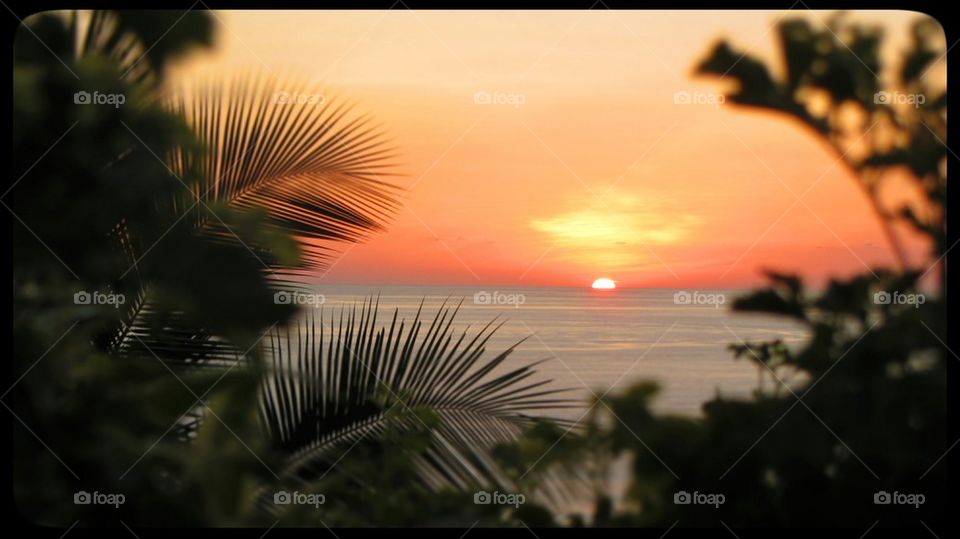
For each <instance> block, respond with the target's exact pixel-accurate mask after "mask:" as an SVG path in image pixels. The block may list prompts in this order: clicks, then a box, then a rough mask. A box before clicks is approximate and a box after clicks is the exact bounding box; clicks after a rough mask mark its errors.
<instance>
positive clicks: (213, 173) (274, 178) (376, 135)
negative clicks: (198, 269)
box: [172, 75, 399, 276]
mask: <svg viewBox="0 0 960 539" xmlns="http://www.w3.org/2000/svg"><path fill="white" fill-rule="evenodd" d="M172 102H173V104H172V106H173V107H174V110H175V111H176V112H178V113H180V114H181V115H182V116H183V117H184V118H185V119H186V121H187V123H188V125H190V126H191V127H192V128H193V129H194V131H195V132H196V134H197V136H198V137H199V139H200V141H201V142H202V144H203V146H204V150H203V151H202V152H196V151H191V150H190V149H184V150H183V151H182V152H179V153H178V154H177V155H175V156H173V159H172V168H173V169H174V170H175V171H184V170H198V171H200V176H201V177H202V178H203V181H201V182H199V183H198V184H197V185H196V187H195V191H196V192H195V193H194V195H195V196H196V197H198V198H200V200H202V201H203V202H204V203H207V204H210V203H214V202H218V203H225V204H228V205H229V206H230V207H232V208H236V209H251V208H262V209H264V210H266V212H267V214H268V215H269V224H270V226H274V227H277V228H279V229H281V230H283V231H285V232H287V233H290V234H292V235H293V236H294V237H295V238H296V239H297V240H298V243H299V246H300V250H301V258H302V264H301V266H300V267H298V268H291V267H282V266H281V267H278V268H275V269H276V270H277V271H278V273H281V274H282V275H285V276H295V275H301V276H302V275H309V274H310V273H311V272H315V271H316V270H317V269H318V268H323V267H324V266H325V265H326V264H328V263H329V261H330V260H331V258H332V257H333V256H335V254H336V252H337V244H338V243H344V242H346V243H353V242H358V241H362V240H363V239H365V238H366V237H368V235H369V234H370V233H373V232H377V231H381V230H383V229H384V227H385V225H386V224H387V222H388V221H389V219H390V218H391V217H392V215H393V213H394V212H395V210H396V208H397V206H398V198H397V197H398V194H399V190H398V189H397V187H396V186H394V185H393V184H391V183H390V182H389V181H388V180H389V179H390V178H391V177H392V176H395V174H393V173H392V171H391V170H392V163H391V160H392V159H393V158H394V157H395V154H394V150H393V148H392V147H391V146H390V145H389V142H388V140H387V139H386V138H385V136H384V134H383V132H382V130H381V129H380V128H379V127H378V126H377V125H375V124H374V123H373V120H372V118H371V117H370V116H369V115H364V114H356V113H355V112H354V107H353V105H351V104H350V103H349V102H347V101H345V100H341V99H338V98H337V97H335V96H333V95H330V94H329V93H325V92H324V91H323V90H321V89H319V88H316V87H313V86H311V85H309V84H305V83H302V82H297V81H284V80H279V79H277V78H276V77H272V76H269V75H240V76H233V77H228V78H226V80H225V81H224V82H221V83H216V84H211V83H207V82H204V81H200V82H197V83H195V84H194V85H193V86H192V87H191V88H189V89H188V90H186V91H184V92H183V93H182V94H180V95H179V96H177V97H175V98H173V100H172ZM200 224H201V225H202V226H203V227H204V228H205V230H207V231H208V232H209V233H211V234H214V235H218V236H220V237H222V238H225V239H229V238H230V237H232V233H231V232H230V231H229V230H226V229H225V228H224V226H223V223H220V222H216V221H214V222H209V220H207V221H206V222H203V223H200ZM252 248H253V249H255V250H259V249H260V247H259V246H252ZM258 254H259V253H258ZM264 259H265V260H267V261H268V263H271V264H272V262H270V257H269V253H264Z"/></svg>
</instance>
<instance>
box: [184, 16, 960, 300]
mask: <svg viewBox="0 0 960 539" xmlns="http://www.w3.org/2000/svg"><path fill="white" fill-rule="evenodd" d="M798 15H799V13H798ZM780 16H781V14H780V13H774V12H703V11H699V12H623V11H618V12H611V11H589V12H586V11H566V12H523V11H512V12H464V11H461V12H442V11H433V12H423V11H417V12H409V11H390V12H377V11H327V12H322V11H317V12H218V14H217V17H218V20H219V26H220V30H219V40H218V45H219V47H218V49H217V51H216V52H215V53H213V54H207V55H206V56H204V57H203V58H201V59H198V60H196V61H194V62H192V63H191V64H190V65H188V66H184V69H182V70H181V72H180V73H179V74H178V76H184V77H189V76H190V75H191V74H192V73H196V72H198V71H201V70H209V69H211V68H216V69H221V68H227V69H230V68H235V67H241V66H242V67H244V68H248V69H249V68H256V69H264V70H269V71H273V72H276V73H284V72H293V73H297V74H302V75H304V76H306V77H307V78H310V79H312V80H314V81H316V82H317V83H318V84H320V85H322V86H323V87H326V88H329V89H330V90H331V92H334V93H337V94H340V95H347V96H350V97H351V98H353V99H355V100H356V101H357V102H358V104H359V106H360V108H362V109H365V110H368V111H370V112H371V113H373V114H374V115H375V116H376V117H377V118H378V119H379V120H380V121H381V122H382V123H383V124H384V126H385V127H386V128H387V129H388V131H389V133H390V134H391V136H392V137H393V139H394V140H395V141H396V144H397V146H398V147H399V149H400V153H401V156H402V157H401V159H400V163H399V166H398V170H399V171H400V172H402V173H403V174H404V176H403V177H402V178H401V179H400V180H399V183H400V184H401V185H403V186H404V187H406V188H407V189H408V191H407V194H406V197H405V206H404V208H403V209H402V210H401V211H400V213H399V214H398V215H397V217H396V220H395V221H394V223H393V224H392V225H391V227H390V229H389V231H388V232H386V233H384V234H382V235H379V236H376V237H374V238H372V239H371V240H370V241H369V242H367V243H365V244H362V245H357V246H355V247H347V248H346V252H345V253H344V255H343V256H342V257H341V258H340V259H339V260H338V261H337V263H336V264H335V265H334V266H333V268H332V269H331V270H330V271H329V272H328V273H327V274H326V275H324V276H323V282H328V283H380V284H392V283H413V284H434V283H448V284H454V283H459V284H477V283H483V284H501V285H571V286H585V285H588V284H589V283H590V282H591V281H593V279H594V278H596V277H600V276H607V277H611V278H613V279H615V280H616V281H618V284H619V285H620V286H661V287H684V286H718V287H723V286H752V285H755V284H758V283H760V282H762V277H761V275H760V273H759V271H758V270H759V269H760V268H765V267H772V268H777V269H779V270H784V271H799V272H802V273H804V274H806V275H809V276H812V277H814V278H816V279H820V280H822V278H824V277H825V276H830V275H849V274H853V273H858V272H862V271H864V264H870V265H880V264H888V265H889V264H892V257H891V256H890V254H889V251H888V249H887V247H886V244H885V243H884V241H883V238H882V236H881V234H880V231H879V228H878V226H877V224H876V222H875V221H874V220H873V218H872V217H871V214H870V211H869V208H868V206H867V203H866V201H865V200H864V199H863V197H862V196H861V194H860V193H859V191H858V190H857V188H856V186H855V184H854V183H853V180H852V179H851V178H850V177H849V176H847V175H846V173H845V172H844V170H843V169H842V167H841V166H839V165H838V164H837V163H836V162H835V157H834V156H833V155H832V154H831V153H830V152H829V151H828V149H827V148H825V147H824V146H823V145H822V144H821V143H820V142H819V141H817V140H815V139H813V138H811V137H810V136H809V134H808V133H806V132H804V131H802V130H801V129H800V128H799V127H798V126H797V125H795V124H793V123H791V122H790V121H787V120H785V119H783V118H780V117H775V116H772V115H769V114H764V113H758V112H753V111H747V110H744V109H737V108H735V107H731V106H714V105H712V104H709V103H704V104H677V103H675V95H676V93H677V92H683V91H686V92H690V95H693V96H706V95H708V94H710V93H715V92H717V91H718V90H719V89H720V88H721V86H720V85H718V84H716V83H715V82H714V81H712V80H710V79H695V78H694V77H692V76H691V71H692V67H693V65H694V64H695V62H696V61H697V60H698V59H700V58H702V56H703V54H704V53H705V52H706V51H707V50H708V47H709V46H710V45H711V44H712V43H713V42H714V40H715V39H717V38H719V37H729V38H731V39H732V40H733V41H734V43H735V44H736V45H738V46H740V47H742V48H749V49H750V50H751V53H752V54H756V55H760V56H763V57H767V58H769V57H770V56H772V54H773V53H774V49H773V38H774V36H773V34H772V33H771V25H772V24H773V23H774V22H775V21H776V20H777V18H778V17H780ZM805 16H807V17H811V18H812V19H813V20H816V19H817V18H821V19H823V18H825V16H826V14H825V13H814V14H811V13H809V12H807V13H806V15H805ZM918 16H919V15H917V14H914V13H907V12H875V13H868V14H857V15H856V17H857V18H859V19H863V20H868V21H876V22H883V23H884V24H886V25H887V26H888V28H889V30H890V38H891V40H890V44H889V46H888V53H894V52H896V49H897V48H899V47H902V46H903V43H904V41H903V39H904V37H905V29H906V28H907V25H908V24H909V23H910V22H911V21H912V20H914V19H915V18H916V17H918ZM943 67H944V66H943V65H942V63H941V65H940V66H938V68H943ZM477 92H486V94H483V93H481V94H480V96H479V98H480V99H481V100H483V98H484V97H485V96H486V95H488V94H489V95H490V96H491V99H492V100H498V101H501V103H491V104H477V103H476V102H475V98H476V97H477ZM798 197H801V200H800V201H798ZM924 253H925V249H924V247H923V246H922V245H919V244H917V243H916V242H914V243H913V244H912V245H911V258H912V261H913V262H914V263H916V264H918V265H919V264H921V263H922V260H923V258H924V256H925V254H924Z"/></svg>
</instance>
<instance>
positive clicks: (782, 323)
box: [315, 285, 808, 419]
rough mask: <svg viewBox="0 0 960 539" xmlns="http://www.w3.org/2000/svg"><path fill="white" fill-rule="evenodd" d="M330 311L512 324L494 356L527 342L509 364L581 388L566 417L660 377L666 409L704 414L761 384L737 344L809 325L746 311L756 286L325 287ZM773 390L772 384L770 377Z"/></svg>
mask: <svg viewBox="0 0 960 539" xmlns="http://www.w3.org/2000/svg"><path fill="white" fill-rule="evenodd" d="M315 289H316V293H317V294H321V295H322V305H321V307H322V308H323V309H324V310H325V311H326V313H327V314H330V313H338V312H339V311H340V309H341V308H346V309H348V310H349V309H350V308H352V307H353V306H358V307H359V306H360V305H361V304H362V302H363V301H364V300H365V299H366V298H368V297H370V296H374V297H376V296H378V295H379V302H380V314H379V316H378V325H388V324H389V323H390V317H391V316H392V315H393V311H394V309H399V313H400V317H401V318H406V319H408V320H410V319H412V318H413V317H414V315H415V314H416V311H417V308H418V307H419V305H420V303H421V301H422V302H423V304H424V313H423V315H422V318H425V319H426V321H427V323H429V321H430V320H432V318H433V315H434V314H435V313H436V311H437V309H439V308H440V307H441V305H443V304H444V302H446V303H447V305H454V306H455V305H456V304H457V303H459V302H460V301H461V300H462V301H463V304H462V306H461V308H460V311H459V313H458V314H457V318H456V320H455V322H454V324H453V326H452V327H453V328H454V329H455V330H456V331H458V332H459V331H462V330H463V329H464V328H466V327H467V326H470V327H471V331H472V332H475V331H478V330H479V329H480V328H482V327H483V326H484V325H485V324H486V323H487V322H489V321H490V320H491V319H493V318H494V317H497V316H499V317H500V319H501V320H504V321H505V324H503V326H502V327H501V328H500V329H499V330H498V331H497V333H496V334H494V336H493V338H491V340H490V342H489V344H488V346H487V354H488V356H492V355H494V354H496V353H497V352H498V351H500V350H503V349H505V348H508V347H510V346H512V345H514V344H516V343H517V342H518V341H520V340H523V339H526V340H524V342H523V343H522V344H521V345H520V346H519V347H518V348H517V349H516V350H515V351H514V353H513V354H512V355H511V356H510V359H508V360H507V362H506V363H507V364H508V365H511V366H513V365H517V366H519V365H524V364H528V363H532V362H534V361H539V360H542V359H549V361H546V362H544V363H541V364H540V365H539V366H538V367H537V371H538V374H539V376H540V379H550V380H552V383H551V386H552V387H557V388H575V391H572V392H571V396H573V397H575V398H576V399H578V400H579V401H581V402H583V403H584V406H583V408H580V409H577V408H574V409H569V410H562V411H558V412H557V413H554V414H551V415H554V416H556V417H564V418H567V419H577V418H579V417H580V416H581V415H582V414H583V411H585V410H586V406H587V405H588V402H589V399H590V398H592V397H593V396H600V395H603V394H605V393H607V392H610V393H609V394H610V395H616V394H617V393H618V392H619V391H622V390H623V389H625V388H626V387H628V386H630V385H632V384H635V383H637V382H638V381H640V380H655V381H657V382H658V383H659V384H660V386H661V393H660V394H659V396H658V398H657V399H656V400H655V401H654V409H655V410H657V411H660V412H668V413H680V414H689V415H697V414H700V411H701V406H702V405H703V403H704V402H706V401H708V400H710V399H711V398H713V397H715V396H716V395H718V394H721V395H724V396H729V397H747V396H749V395H750V393H751V392H752V391H753V390H755V389H756V388H757V386H758V383H759V380H758V374H759V373H758V366H757V365H756V364H755V363H754V362H753V361H751V360H750V359H749V358H746V357H743V358H741V359H738V360H735V359H734V357H733V354H732V352H730V351H729V350H728V349H727V347H728V345H730V344H731V343H740V342H741V340H742V341H757V340H772V339H777V338H779V339H782V340H783V341H784V342H785V343H787V344H788V345H792V346H797V345H799V344H800V343H802V342H803V341H804V340H806V339H807V337H808V335H807V333H806V331H805V329H804V328H803V327H802V326H800V325H799V324H796V323H794V322H790V321H788V320H786V319H784V318H780V317H772V316H767V315H756V314H746V313H736V312H733V311H732V309H731V306H732V303H733V301H734V300H735V298H737V297H739V296H742V295H745V294H746V293H748V291H747V290H706V289H698V290H694V289H684V290H673V289H617V290H608V291H600V290H592V289H589V288H561V287H522V288H505V287H499V288H498V287H480V286H476V287H468V286H376V285H319V286H316V287H315ZM767 378H768V379H767V381H766V384H767V386H766V387H767V388H768V389H769V388H770V387H771V386H770V385H769V384H770V383H771V382H770V380H769V376H767Z"/></svg>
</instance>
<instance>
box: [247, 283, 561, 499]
mask: <svg viewBox="0 0 960 539" xmlns="http://www.w3.org/2000/svg"><path fill="white" fill-rule="evenodd" d="M378 303H379V302H374V300H372V299H370V300H368V301H367V302H365V303H364V305H363V306H362V307H361V308H360V309H359V311H358V310H357V309H356V308H353V309H352V310H350V311H349V312H346V313H344V312H341V313H340V315H339V317H338V318H337V319H333V318H332V317H331V318H324V316H323V313H322V311H321V313H320V314H319V315H317V316H311V317H307V318H305V319H304V320H302V321H301V322H300V323H299V324H298V325H296V326H294V327H292V328H287V329H281V330H278V331H277V332H275V333H274V334H273V335H272V336H271V341H270V343H269V345H268V349H269V353H268V355H269V356H270V358H271V359H270V360H269V363H268V374H267V375H266V378H265V380H264V383H263V387H262V391H261V395H260V402H261V413H262V419H263V422H264V424H265V425H266V428H267V430H268V432H269V433H270V435H271V436H272V438H273V439H274V440H275V442H276V444H277V445H278V447H279V448H280V449H282V450H283V451H284V452H286V453H287V454H288V455H289V460H288V466H287V468H286V474H287V475H288V476H289V477H295V478H298V479H299V480H300V481H302V482H309V481H310V480H311V478H314V479H315V478H317V477H322V476H323V475H324V474H326V473H327V472H328V471H329V470H330V469H332V468H333V467H334V466H335V465H336V460H337V458H338V456H339V454H340V452H342V448H344V447H349V446H351V445H353V444H355V443H358V442H359V441H360V440H363V439H364V438H375V437H377V436H380V435H382V434H383V432H384V431H385V429H386V428H387V425H388V417H390V412H391V410H393V409H394V408H395V407H399V408H402V409H405V410H417V409H422V410H428V411H429V412H430V413H432V414H434V415H435V416H436V417H438V418H439V420H440V426H439V427H437V428H436V429H433V433H434V443H433V445H432V447H431V448H430V450H429V451H428V452H427V453H426V454H421V455H417V456H416V457H415V458H416V459H417V462H418V466H420V467H421V468H422V471H423V474H422V475H423V478H424V481H425V483H427V484H428V485H430V486H432V487H434V488H439V487H441V486H458V487H464V486H467V485H474V486H475V485H478V484H489V483H490V482H491V481H496V482H499V481H502V480H503V478H502V477H501V474H499V472H498V471H497V470H496V465H495V464H494V463H493V460H492V459H491V458H490V455H489V450H490V449H492V448H493V447H494V446H495V445H497V444H499V443H503V442H507V441H511V440H514V439H516V438H517V437H518V435H519V434H520V433H521V432H522V431H523V430H524V429H526V428H527V427H529V426H531V425H532V424H533V423H534V422H535V421H537V420H540V419H542V418H539V417H535V416H533V415H530V414H534V413H536V414H539V413H545V412H546V411H548V410H557V409H560V408H565V407H570V406H573V402H572V401H571V400H570V399H567V398H565V397H563V396H562V395H561V394H562V393H563V392H565V391H567V390H564V389H554V388H550V387H548V384H550V382H551V381H550V380H536V379H534V374H535V372H536V371H535V370H534V366H535V364H534V365H524V366H520V367H513V368H505V363H506V361H507V359H508V357H510V355H511V353H512V352H513V351H514V349H515V347H516V345H514V346H512V347H510V348H508V349H506V350H504V351H502V352H500V353H498V354H495V355H493V356H491V357H487V356H486V354H485V352H486V346H487V344H488V342H489V340H490V338H491V337H492V335H493V334H494V332H495V331H496V329H497V328H498V327H499V324H497V322H496V320H493V321H491V322H489V323H488V324H487V325H486V326H484V327H483V328H481V329H480V330H479V331H477V332H475V333H473V334H472V335H471V332H470V329H469V328H467V329H464V330H463V331H462V332H459V333H457V332H455V331H454V330H453V328H452V324H453V322H454V319H455V316H456V314H457V311H458V309H459V306H457V307H447V306H446V305H444V306H443V307H441V308H440V309H439V310H438V311H437V313H436V314H435V315H434V317H433V318H432V320H431V321H429V323H427V322H426V321H425V320H422V319H421V316H422V314H423V313H422V304H421V308H420V309H418V311H417V314H416V316H415V317H414V319H413V320H412V321H411V322H409V323H408V322H406V321H405V320H400V319H399V313H398V311H397V310H395V311H394V313H393V315H392V318H391V320H390V323H389V325H386V326H378V323H377V315H378V306H379V305H378ZM518 344H519V343H518ZM403 417H404V419H403V421H406V422H408V425H407V427H409V428H410V429H414V428H416V427H418V425H417V424H416V422H417V421H419V420H418V419H417V417H418V416H417V414H415V413H414V414H405V415H404V416H403ZM394 426H395V425H394ZM419 426H422V425H419Z"/></svg>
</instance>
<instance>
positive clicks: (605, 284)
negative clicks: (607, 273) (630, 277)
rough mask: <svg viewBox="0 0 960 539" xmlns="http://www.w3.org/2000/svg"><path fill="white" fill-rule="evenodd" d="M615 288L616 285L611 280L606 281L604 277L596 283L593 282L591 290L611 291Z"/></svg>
mask: <svg viewBox="0 0 960 539" xmlns="http://www.w3.org/2000/svg"><path fill="white" fill-rule="evenodd" d="M616 287H617V283H615V282H614V281H613V279H607V278H606V277H601V278H599V279H597V280H596V281H593V288H595V289H598V290H613V289H614V288H616Z"/></svg>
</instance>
